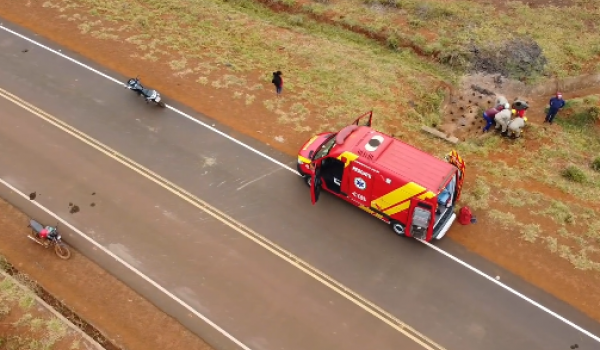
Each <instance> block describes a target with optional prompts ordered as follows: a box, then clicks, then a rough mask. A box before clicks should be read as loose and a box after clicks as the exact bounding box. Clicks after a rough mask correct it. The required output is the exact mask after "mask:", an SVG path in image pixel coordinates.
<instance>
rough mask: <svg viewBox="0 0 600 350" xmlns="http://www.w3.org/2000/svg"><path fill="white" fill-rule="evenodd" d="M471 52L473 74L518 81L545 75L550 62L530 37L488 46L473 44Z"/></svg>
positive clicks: (470, 61)
mask: <svg viewBox="0 0 600 350" xmlns="http://www.w3.org/2000/svg"><path fill="white" fill-rule="evenodd" d="M470 52H471V55H470V58H469V66H470V67H469V69H470V70H471V71H472V72H476V73H487V74H501V75H503V76H505V77H512V78H518V79H520V78H524V77H530V76H536V75H542V74H544V72H545V68H546V64H547V62H548V61H547V59H546V57H545V56H544V53H543V50H542V48H541V47H540V46H539V45H538V43H537V42H536V41H535V40H533V39H532V38H530V37H521V38H514V39H512V40H507V41H505V42H503V43H500V44H495V45H494V44H491V45H487V46H478V45H474V44H472V45H471V49H470Z"/></svg>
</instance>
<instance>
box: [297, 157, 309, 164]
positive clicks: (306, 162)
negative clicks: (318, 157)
mask: <svg viewBox="0 0 600 350" xmlns="http://www.w3.org/2000/svg"><path fill="white" fill-rule="evenodd" d="M298 160H299V161H300V162H302V163H305V164H310V159H308V158H304V157H302V156H298Z"/></svg>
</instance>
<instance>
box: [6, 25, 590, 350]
mask: <svg viewBox="0 0 600 350" xmlns="http://www.w3.org/2000/svg"><path fill="white" fill-rule="evenodd" d="M0 29H2V30H4V31H6V32H8V33H11V34H13V35H15V36H18V37H19V38H21V39H23V40H26V41H28V42H30V43H32V44H34V45H37V46H39V47H41V48H43V49H44V50H47V51H49V52H52V53H54V54H56V55H58V56H60V57H62V58H64V59H66V60H68V61H70V62H72V63H75V64H77V65H79V66H81V67H83V68H85V69H87V70H89V71H91V72H94V73H96V74H98V75H100V76H102V77H104V78H106V79H108V80H110V81H112V82H115V83H117V84H123V83H122V82H121V81H119V80H118V79H115V78H113V77H111V76H109V75H107V74H105V73H102V72H100V71H99V70H97V69H94V68H92V67H90V66H88V65H86V64H84V63H82V62H79V61H77V60H76V59H74V58H71V57H69V56H67V55H65V54H63V53H62V52H59V51H57V50H54V49H52V48H50V47H48V46H46V45H43V44H41V43H39V42H37V41H35V40H33V39H30V38H28V37H26V36H25V35H23V34H20V33H17V32H16V31H14V30H12V29H9V28H6V27H5V26H4V25H3V24H0ZM167 108H169V109H170V110H172V111H173V112H175V113H177V114H179V115H181V116H182V117H184V118H186V119H189V120H190V121H192V122H194V123H196V124H199V125H202V126H204V127H205V128H207V129H209V130H211V131H213V132H215V133H217V134H219V135H221V136H223V137H225V138H227V139H228V140H230V141H233V142H234V143H236V144H238V145H240V146H242V147H244V148H246V149H247V150H249V151H251V152H253V153H255V154H257V155H259V156H261V157H263V158H265V159H267V160H269V161H271V162H273V163H275V164H277V165H279V166H281V167H283V168H285V169H287V170H289V171H291V172H292V173H294V174H296V175H300V174H299V173H298V172H297V171H296V170H295V169H293V168H291V167H289V166H288V165H286V164H284V163H282V162H280V161H278V160H277V159H275V158H273V157H270V156H268V155H266V154H264V153H263V152H260V151H259V150H257V149H254V148H252V147H251V146H249V145H247V144H245V143H243V142H241V141H240V140H238V139H235V138H233V137H231V136H229V135H227V134H225V133H224V132H222V131H220V130H218V129H216V128H214V127H212V126H210V125H208V124H206V123H204V122H202V121H200V120H198V119H196V118H194V117H192V116H191V115H189V114H187V113H184V112H182V111H180V110H178V109H177V108H174V107H171V106H169V105H167ZM0 182H2V183H4V184H5V185H6V186H9V187H10V188H13V187H12V186H10V185H9V184H7V183H6V182H4V181H3V180H2V179H0ZM15 191H16V190H15ZM17 193H19V194H21V193H20V192H17ZM28 198H29V197H27V199H28ZM35 204H36V205H37V203H35ZM39 207H40V208H41V209H42V210H44V211H46V212H47V213H48V214H50V215H53V216H55V214H53V213H51V212H50V211H49V210H48V209H46V208H44V207H42V206H39ZM55 217H56V218H58V216H55ZM61 220H62V219H61ZM65 225H67V226H69V227H70V228H71V229H73V230H77V229H76V228H74V227H73V226H71V225H69V224H68V223H66V222H65ZM77 232H78V233H79V234H81V235H83V234H82V233H81V232H80V231H78V230H77ZM83 236H84V237H85V238H86V239H88V240H90V242H93V243H94V244H95V245H97V243H96V242H94V241H93V240H92V239H91V238H89V237H87V236H85V235H83ZM422 243H424V244H425V245H426V246H428V247H429V248H432V249H433V250H436V251H437V252H439V253H441V254H442V255H444V256H446V257H447V258H449V259H451V260H453V261H455V262H457V263H459V264H460V265H462V266H464V267H466V268H467V269H469V270H471V271H473V272H475V273H476V274H478V275H480V276H482V277H484V278H486V279H487V280H489V281H491V282H493V283H495V284H496V285H498V286H500V287H502V288H504V289H506V290H507V291H509V292H511V293H512V294H514V295H515V296H517V297H519V298H521V299H523V300H525V301H527V302H528V303H530V304H532V305H534V306H536V307H538V308H539V309H541V310H542V311H544V312H546V313H548V314H550V315H551V316H554V317H556V318H557V319H559V320H561V321H562V322H564V323H566V324H567V325H569V326H571V327H573V328H575V329H577V330H578V331H580V332H582V333H584V334H585V335H587V336H589V337H590V338H592V339H594V340H595V341H597V342H599V343H600V337H598V336H596V335H594V334H593V333H591V332H589V331H586V330H585V329H583V328H581V327H579V326H578V325H576V324H575V323H573V322H571V321H569V320H567V319H566V318H564V317H562V316H561V315H559V314H557V313H556V312H554V311H552V310H550V309H548V308H547V307H545V306H543V305H541V304H539V303H538V302H536V301H534V300H532V299H530V298H529V297H527V296H525V295H523V294H521V293H519V292H517V291H516V290H514V289H513V288H511V287H509V286H507V285H505V284H504V283H502V282H499V281H497V280H496V279H495V278H493V277H491V276H488V275H487V274H485V273H484V272H482V271H480V270H478V269H477V268H475V267H473V266H471V265H469V264H467V263H466V262H464V261H462V260H460V259H459V258H457V257H455V256H453V255H451V254H450V253H448V252H446V251H445V250H443V249H441V248H438V247H436V246H435V245H432V244H430V243H427V242H422ZM97 246H98V247H101V246H100V245H97ZM101 249H103V250H105V249H104V248H101ZM105 251H106V252H107V253H108V254H110V255H111V256H114V255H113V254H112V253H110V252H109V251H107V250H105ZM114 257H115V259H118V260H119V261H122V260H120V259H119V258H118V257H116V256H114ZM122 263H123V264H126V266H127V267H129V268H130V269H132V270H133V271H134V272H135V271H137V270H135V269H134V268H133V267H132V266H130V265H129V264H127V263H126V262H124V261H122ZM137 273H138V274H140V276H143V277H145V276H144V275H143V274H141V272H139V271H137ZM148 282H150V283H153V284H155V282H153V281H152V280H150V279H148ZM155 286H156V287H157V288H159V289H163V288H162V287H160V285H158V284H155ZM164 292H165V293H169V292H168V291H166V290H164ZM169 294H170V293H169ZM173 298H174V299H175V298H177V297H175V296H173ZM176 301H178V302H179V303H180V304H182V305H183V306H185V307H186V308H188V309H190V311H191V310H193V309H191V307H189V306H188V305H187V304H185V303H183V302H182V301H180V300H179V299H176ZM193 312H194V313H196V315H197V316H198V317H200V318H202V319H204V320H205V321H206V322H207V323H209V324H212V325H214V326H213V327H215V328H216V329H217V330H219V331H222V333H223V332H224V333H223V334H224V335H226V336H227V337H228V338H229V337H231V335H229V333H226V332H225V331H224V330H222V329H221V328H219V327H218V326H217V325H215V324H214V323H212V322H211V321H210V320H208V319H206V318H205V317H204V316H202V315H201V314H199V313H197V312H196V311H195V310H194V311H193ZM230 339H231V340H233V341H234V342H236V344H238V345H240V346H244V345H243V344H242V343H238V342H239V341H237V340H235V338H233V337H231V338H230ZM244 349H248V348H247V347H245V346H244Z"/></svg>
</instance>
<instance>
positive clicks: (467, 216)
mask: <svg viewBox="0 0 600 350" xmlns="http://www.w3.org/2000/svg"><path fill="white" fill-rule="evenodd" d="M472 218H473V213H471V209H469V207H466V206H465V207H462V208H460V210H459V211H458V222H460V224H461V225H468V224H470V223H471V222H472Z"/></svg>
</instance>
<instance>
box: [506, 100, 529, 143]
mask: <svg viewBox="0 0 600 350" xmlns="http://www.w3.org/2000/svg"><path fill="white" fill-rule="evenodd" d="M512 108H513V115H514V116H515V118H514V119H513V120H511V121H510V122H509V123H508V134H509V135H511V136H512V137H513V138H515V139H518V138H519V137H521V132H522V131H523V128H524V127H525V123H526V122H527V117H525V111H526V110H527V109H528V108H529V105H528V104H527V101H523V100H519V99H518V98H517V99H515V102H513V104H512Z"/></svg>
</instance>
